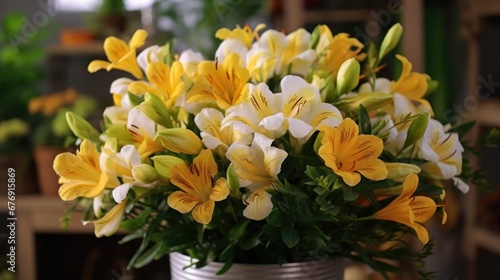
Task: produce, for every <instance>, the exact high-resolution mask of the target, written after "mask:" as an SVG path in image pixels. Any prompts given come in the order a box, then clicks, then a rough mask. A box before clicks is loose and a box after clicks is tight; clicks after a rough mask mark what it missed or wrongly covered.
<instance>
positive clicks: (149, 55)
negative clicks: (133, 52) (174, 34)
mask: <svg viewBox="0 0 500 280" xmlns="http://www.w3.org/2000/svg"><path fill="white" fill-rule="evenodd" d="M163 51H164V50H163V47H161V46H158V45H153V46H151V47H147V48H145V49H144V50H143V51H142V52H141V53H139V55H137V64H139V67H141V69H142V71H144V72H146V71H147V69H148V65H149V63H151V62H159V61H163V56H164V55H163V54H162V53H163Z"/></svg>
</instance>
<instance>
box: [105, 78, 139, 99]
mask: <svg viewBox="0 0 500 280" xmlns="http://www.w3.org/2000/svg"><path fill="white" fill-rule="evenodd" d="M132 82H134V80H132V79H129V78H118V79H116V80H114V81H113V82H112V83H111V86H110V87H109V92H110V93H112V94H119V95H127V93H128V86H129V85H130V84H131V83H132Z"/></svg>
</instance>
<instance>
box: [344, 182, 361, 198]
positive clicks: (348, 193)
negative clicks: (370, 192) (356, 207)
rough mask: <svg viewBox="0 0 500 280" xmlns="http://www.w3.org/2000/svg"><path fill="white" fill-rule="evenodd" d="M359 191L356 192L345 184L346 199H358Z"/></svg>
mask: <svg viewBox="0 0 500 280" xmlns="http://www.w3.org/2000/svg"><path fill="white" fill-rule="evenodd" d="M358 196H359V193H357V192H355V191H354V190H353V189H352V187H349V186H346V185H344V200H345V201H347V202H349V201H355V200H356V199H358Z"/></svg>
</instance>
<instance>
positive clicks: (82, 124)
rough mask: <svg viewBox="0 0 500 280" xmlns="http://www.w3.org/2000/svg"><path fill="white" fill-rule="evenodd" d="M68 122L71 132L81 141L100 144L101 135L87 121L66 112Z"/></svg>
mask: <svg viewBox="0 0 500 280" xmlns="http://www.w3.org/2000/svg"><path fill="white" fill-rule="evenodd" d="M66 121H67V122H68V125H69V128H71V131H73V133H74V134H75V135H76V136H77V137H78V138H81V139H88V140H90V141H92V142H94V143H99V142H100V139H99V133H98V132H97V130H95V129H94V127H92V125H91V124H90V123H88V122H87V121H86V120H85V119H83V118H82V117H80V116H78V115H77V114H75V113H73V112H66Z"/></svg>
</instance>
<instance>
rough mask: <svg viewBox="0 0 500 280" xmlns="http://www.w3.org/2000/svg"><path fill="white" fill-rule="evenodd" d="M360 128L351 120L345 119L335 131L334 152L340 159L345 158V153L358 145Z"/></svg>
mask: <svg viewBox="0 0 500 280" xmlns="http://www.w3.org/2000/svg"><path fill="white" fill-rule="evenodd" d="M358 134H359V127H358V125H357V124H356V123H355V122H354V121H353V120H351V119H350V118H346V119H344V120H343V121H342V122H341V123H340V124H339V126H338V127H337V129H336V131H335V137H334V139H333V152H334V153H335V154H336V155H337V157H338V158H344V156H343V155H344V153H345V152H346V151H349V150H350V149H351V147H352V146H353V145H355V143H356V139H357V138H358Z"/></svg>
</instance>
